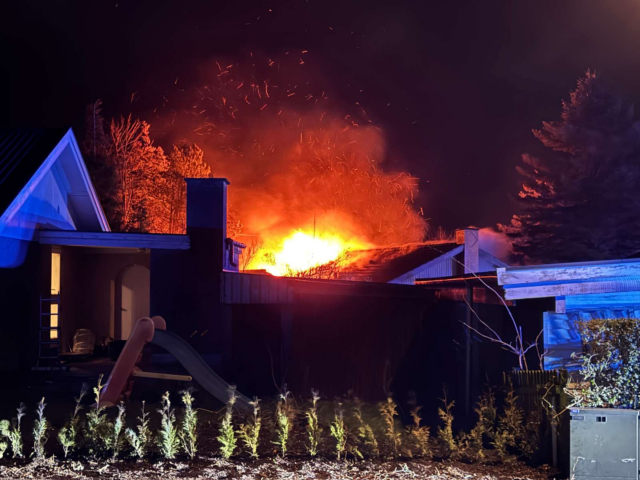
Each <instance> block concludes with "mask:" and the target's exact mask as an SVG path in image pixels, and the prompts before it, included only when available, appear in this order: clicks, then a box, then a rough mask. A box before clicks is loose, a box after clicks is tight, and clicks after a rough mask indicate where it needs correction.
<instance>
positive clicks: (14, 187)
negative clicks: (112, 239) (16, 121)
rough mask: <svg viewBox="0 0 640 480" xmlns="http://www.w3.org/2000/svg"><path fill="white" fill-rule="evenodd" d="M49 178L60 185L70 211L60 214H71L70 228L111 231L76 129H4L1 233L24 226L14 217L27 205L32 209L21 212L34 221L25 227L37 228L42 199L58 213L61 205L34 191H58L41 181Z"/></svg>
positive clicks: (0, 173)
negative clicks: (85, 162) (36, 206)
mask: <svg viewBox="0 0 640 480" xmlns="http://www.w3.org/2000/svg"><path fill="white" fill-rule="evenodd" d="M45 179H46V180H47V181H54V182H56V183H57V184H58V186H59V187H60V191H59V192H58V193H57V199H58V200H60V201H62V202H63V205H62V206H63V208H65V209H67V210H68V212H61V215H63V216H64V215H65V214H66V215H67V217H68V219H69V222H68V225H70V227H69V228H70V229H77V228H81V229H88V230H91V231H109V224H108V222H107V219H106V217H105V215H104V212H103V211H102V207H101V205H100V202H99V201H98V197H97V195H96V193H95V190H94V188H93V185H92V183H91V179H90V177H89V173H88V171H87V169H86V166H85V164H84V161H83V159H82V155H81V153H80V148H79V147H78V144H77V142H76V139H75V137H74V135H73V132H72V130H71V129H68V130H64V129H22V128H14V129H0V233H3V231H4V234H5V235H7V234H8V233H7V228H6V227H7V226H11V229H13V230H14V231H15V232H18V231H19V230H21V229H22V230H24V228H23V227H24V225H23V224H24V221H23V219H16V218H15V217H16V215H18V214H19V213H20V212H21V209H22V210H24V209H25V208H27V207H28V208H27V210H28V212H22V213H23V214H24V217H25V218H27V220H28V222H30V224H31V226H30V227H27V228H26V230H32V228H35V226H34V225H37V224H39V221H38V220H39V217H38V215H39V213H40V210H38V209H34V206H35V205H38V202H39V206H41V207H42V211H46V210H47V208H48V211H49V212H54V213H55V210H56V209H57V210H58V212H60V205H59V204H58V205H47V204H46V200H47V198H48V197H47V198H36V199H34V198H32V196H33V195H35V194H40V195H46V194H50V195H51V196H55V195H54V194H51V192H50V185H44V184H43V185H41V183H42V182H43V181H44V180H45ZM52 179H53V180H52ZM39 188H40V191H39V190H38V189H39ZM30 201H31V203H32V205H29V202H30ZM25 205H27V207H25ZM54 207H55V208H54ZM13 224H15V225H13ZM54 227H55V225H54ZM57 228H63V227H57ZM11 229H10V230H11ZM8 235H10V236H16V235H21V234H19V233H10V234H8ZM26 236H27V238H25V239H30V238H28V237H29V235H26ZM20 238H24V236H21V237H20Z"/></svg>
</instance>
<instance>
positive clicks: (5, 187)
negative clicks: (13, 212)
mask: <svg viewBox="0 0 640 480" xmlns="http://www.w3.org/2000/svg"><path fill="white" fill-rule="evenodd" d="M67 131H68V130H65V129H43V128H11V129H8V128H1V129H0V215H2V214H3V213H4V212H5V210H6V209H7V208H8V207H9V205H10V204H11V202H13V200H14V199H15V198H16V197H17V196H18V194H19V193H20V191H21V190H22V189H23V188H24V187H25V185H26V184H27V182H29V180H30V179H31V177H33V176H34V174H35V173H36V171H37V170H38V168H40V166H41V165H42V163H43V162H44V161H45V159H46V158H47V157H48V156H49V154H50V153H51V152H52V151H53V149H54V148H55V147H56V145H58V143H60V141H61V140H62V138H63V137H64V136H65V134H66V133H67Z"/></svg>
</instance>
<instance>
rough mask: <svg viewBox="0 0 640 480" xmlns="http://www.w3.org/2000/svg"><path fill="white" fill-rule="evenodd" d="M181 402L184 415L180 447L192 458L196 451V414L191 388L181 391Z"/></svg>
mask: <svg viewBox="0 0 640 480" xmlns="http://www.w3.org/2000/svg"><path fill="white" fill-rule="evenodd" d="M182 403H183V404H184V417H183V418H182V428H181V430H180V442H181V443H182V449H183V450H184V451H185V452H186V454H187V455H189V458H191V460H193V459H194V458H195V457H196V452H197V451H198V433H197V429H198V414H197V412H196V410H194V408H193V395H191V390H185V391H184V392H182Z"/></svg>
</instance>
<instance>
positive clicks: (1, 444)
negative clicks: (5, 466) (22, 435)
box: [0, 440, 9, 459]
mask: <svg viewBox="0 0 640 480" xmlns="http://www.w3.org/2000/svg"><path fill="white" fill-rule="evenodd" d="M7 448H9V444H8V443H7V442H5V441H4V440H0V459H1V458H3V457H4V452H6V451H7Z"/></svg>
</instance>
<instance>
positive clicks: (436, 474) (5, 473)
mask: <svg viewBox="0 0 640 480" xmlns="http://www.w3.org/2000/svg"><path fill="white" fill-rule="evenodd" d="M98 477H99V478H101V479H125V480H129V479H130V480H134V479H135V480H145V479H154V480H155V479H185V480H186V479H193V480H196V479H198V480H201V479H202V480H204V479H242V480H249V479H282V480H284V479H287V480H289V479H290V480H294V479H295V480H297V479H314V480H315V479H317V480H333V479H335V480H343V479H344V480H346V479H362V480H364V479H367V480H370V479H371V480H373V479H375V480H378V479H380V480H382V479H433V480H440V479H443V480H444V479H477V480H494V479H496V480H497V479H501V480H502V479H513V480H515V479H523V480H524V479H530V480H549V479H551V478H554V477H553V476H552V475H550V472H549V471H548V470H546V469H544V468H543V469H533V468H531V467H528V466H526V465H524V464H522V463H511V464H506V465H468V464H461V463H448V462H430V461H420V460H416V461H406V462H404V461H379V462H374V461H366V462H337V461H333V460H323V459H316V460H295V459H286V460H282V459H279V458H275V459H267V460H259V461H233V462H229V461H225V460H222V459H220V458H210V459H206V458H201V459H199V460H197V461H195V462H192V463H181V462H175V463H173V462H171V463H170V462H164V461H158V462H155V463H148V462H134V461H120V462H113V463H112V462H86V463H81V462H76V461H64V462H63V461H58V460H55V459H54V458H51V459H49V460H46V461H44V462H41V463H39V464H38V463H36V462H31V463H22V464H17V463H15V462H9V461H6V460H5V461H4V462H3V463H2V464H1V465H0V478H2V479H27V478H28V479H36V480H37V479H42V480H45V479H51V480H58V479H95V478H98Z"/></svg>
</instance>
